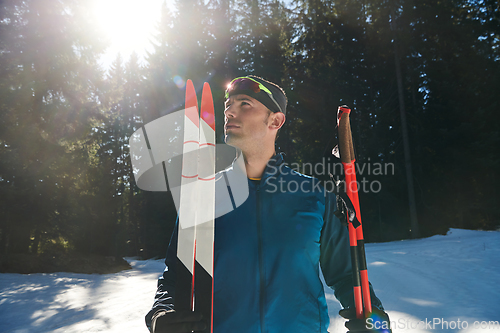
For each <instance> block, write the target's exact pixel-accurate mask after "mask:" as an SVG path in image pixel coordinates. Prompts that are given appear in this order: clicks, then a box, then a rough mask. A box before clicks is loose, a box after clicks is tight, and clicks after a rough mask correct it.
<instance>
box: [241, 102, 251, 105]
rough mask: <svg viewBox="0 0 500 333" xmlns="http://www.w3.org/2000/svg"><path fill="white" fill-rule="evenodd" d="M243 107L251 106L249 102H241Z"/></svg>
mask: <svg viewBox="0 0 500 333" xmlns="http://www.w3.org/2000/svg"><path fill="white" fill-rule="evenodd" d="M241 105H250V104H248V103H247V102H241Z"/></svg>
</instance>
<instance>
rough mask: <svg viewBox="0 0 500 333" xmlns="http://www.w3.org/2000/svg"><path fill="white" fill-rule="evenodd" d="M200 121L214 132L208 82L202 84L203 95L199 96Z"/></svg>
mask: <svg viewBox="0 0 500 333" xmlns="http://www.w3.org/2000/svg"><path fill="white" fill-rule="evenodd" d="M201 119H203V120H204V121H205V122H206V123H207V125H208V126H210V127H211V128H212V129H213V130H214V131H215V115H214V101H213V98H212V90H211V89H210V85H209V84H208V82H205V84H203V93H202V95H201Z"/></svg>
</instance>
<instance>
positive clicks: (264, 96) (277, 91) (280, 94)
mask: <svg viewBox="0 0 500 333" xmlns="http://www.w3.org/2000/svg"><path fill="white" fill-rule="evenodd" d="M245 77H246V78H249V79H251V80H255V81H257V82H259V83H261V84H262V85H264V87H266V88H267V89H269V91H270V92H271V93H272V95H273V98H274V100H275V101H276V103H278V105H279V107H278V105H276V103H275V102H274V101H273V100H272V99H271V98H270V97H269V94H268V93H267V92H265V91H262V90H261V91H259V92H258V93H256V92H254V91H253V90H249V89H235V90H231V91H229V95H228V98H229V97H230V96H232V95H238V94H244V95H248V96H250V97H253V98H255V99H256V100H258V101H259V102H261V103H262V104H264V105H265V106H266V107H267V108H268V109H269V110H271V111H273V112H283V114H285V115H286V104H287V98H286V95H285V92H284V91H283V89H281V88H280V87H279V86H278V85H277V84H274V83H272V82H269V81H267V80H264V79H263V78H261V77H258V76H255V75H247V76H243V77H241V78H245Z"/></svg>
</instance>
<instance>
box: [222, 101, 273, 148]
mask: <svg viewBox="0 0 500 333" xmlns="http://www.w3.org/2000/svg"><path fill="white" fill-rule="evenodd" d="M224 116H225V117H224V134H225V141H226V143H227V144H228V145H231V146H234V147H237V148H240V149H242V150H245V148H247V147H248V146H250V145H260V144H262V143H263V142H267V140H272V141H274V139H275V134H274V132H273V130H272V128H271V127H270V121H271V116H272V112H271V111H269V110H268V109H267V107H265V106H264V104H262V103H261V102H259V101H258V100H256V99H255V98H252V97H250V96H247V95H243V94H239V95H233V96H231V97H229V99H228V100H226V103H225V110H224Z"/></svg>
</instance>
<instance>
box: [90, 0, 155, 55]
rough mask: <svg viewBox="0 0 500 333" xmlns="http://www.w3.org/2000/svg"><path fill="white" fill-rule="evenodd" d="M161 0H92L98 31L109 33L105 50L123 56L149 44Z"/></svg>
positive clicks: (139, 50)
mask: <svg viewBox="0 0 500 333" xmlns="http://www.w3.org/2000/svg"><path fill="white" fill-rule="evenodd" d="M163 1H164V0H94V1H93V11H94V14H95V16H96V18H97V21H98V23H99V25H100V26H101V31H102V33H103V34H105V35H106V36H108V37H109V41H110V45H109V48H108V50H107V52H108V53H111V54H115V55H116V54H118V53H120V54H121V55H122V57H123V58H124V59H125V60H126V59H127V58H128V56H129V55H130V54H131V53H132V51H135V52H137V53H138V54H139V55H141V54H144V50H145V49H146V48H147V47H148V46H149V45H150V41H151V39H152V36H153V34H154V32H155V29H156V25H157V23H158V21H159V19H160V13H161V4H162V3H163Z"/></svg>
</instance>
